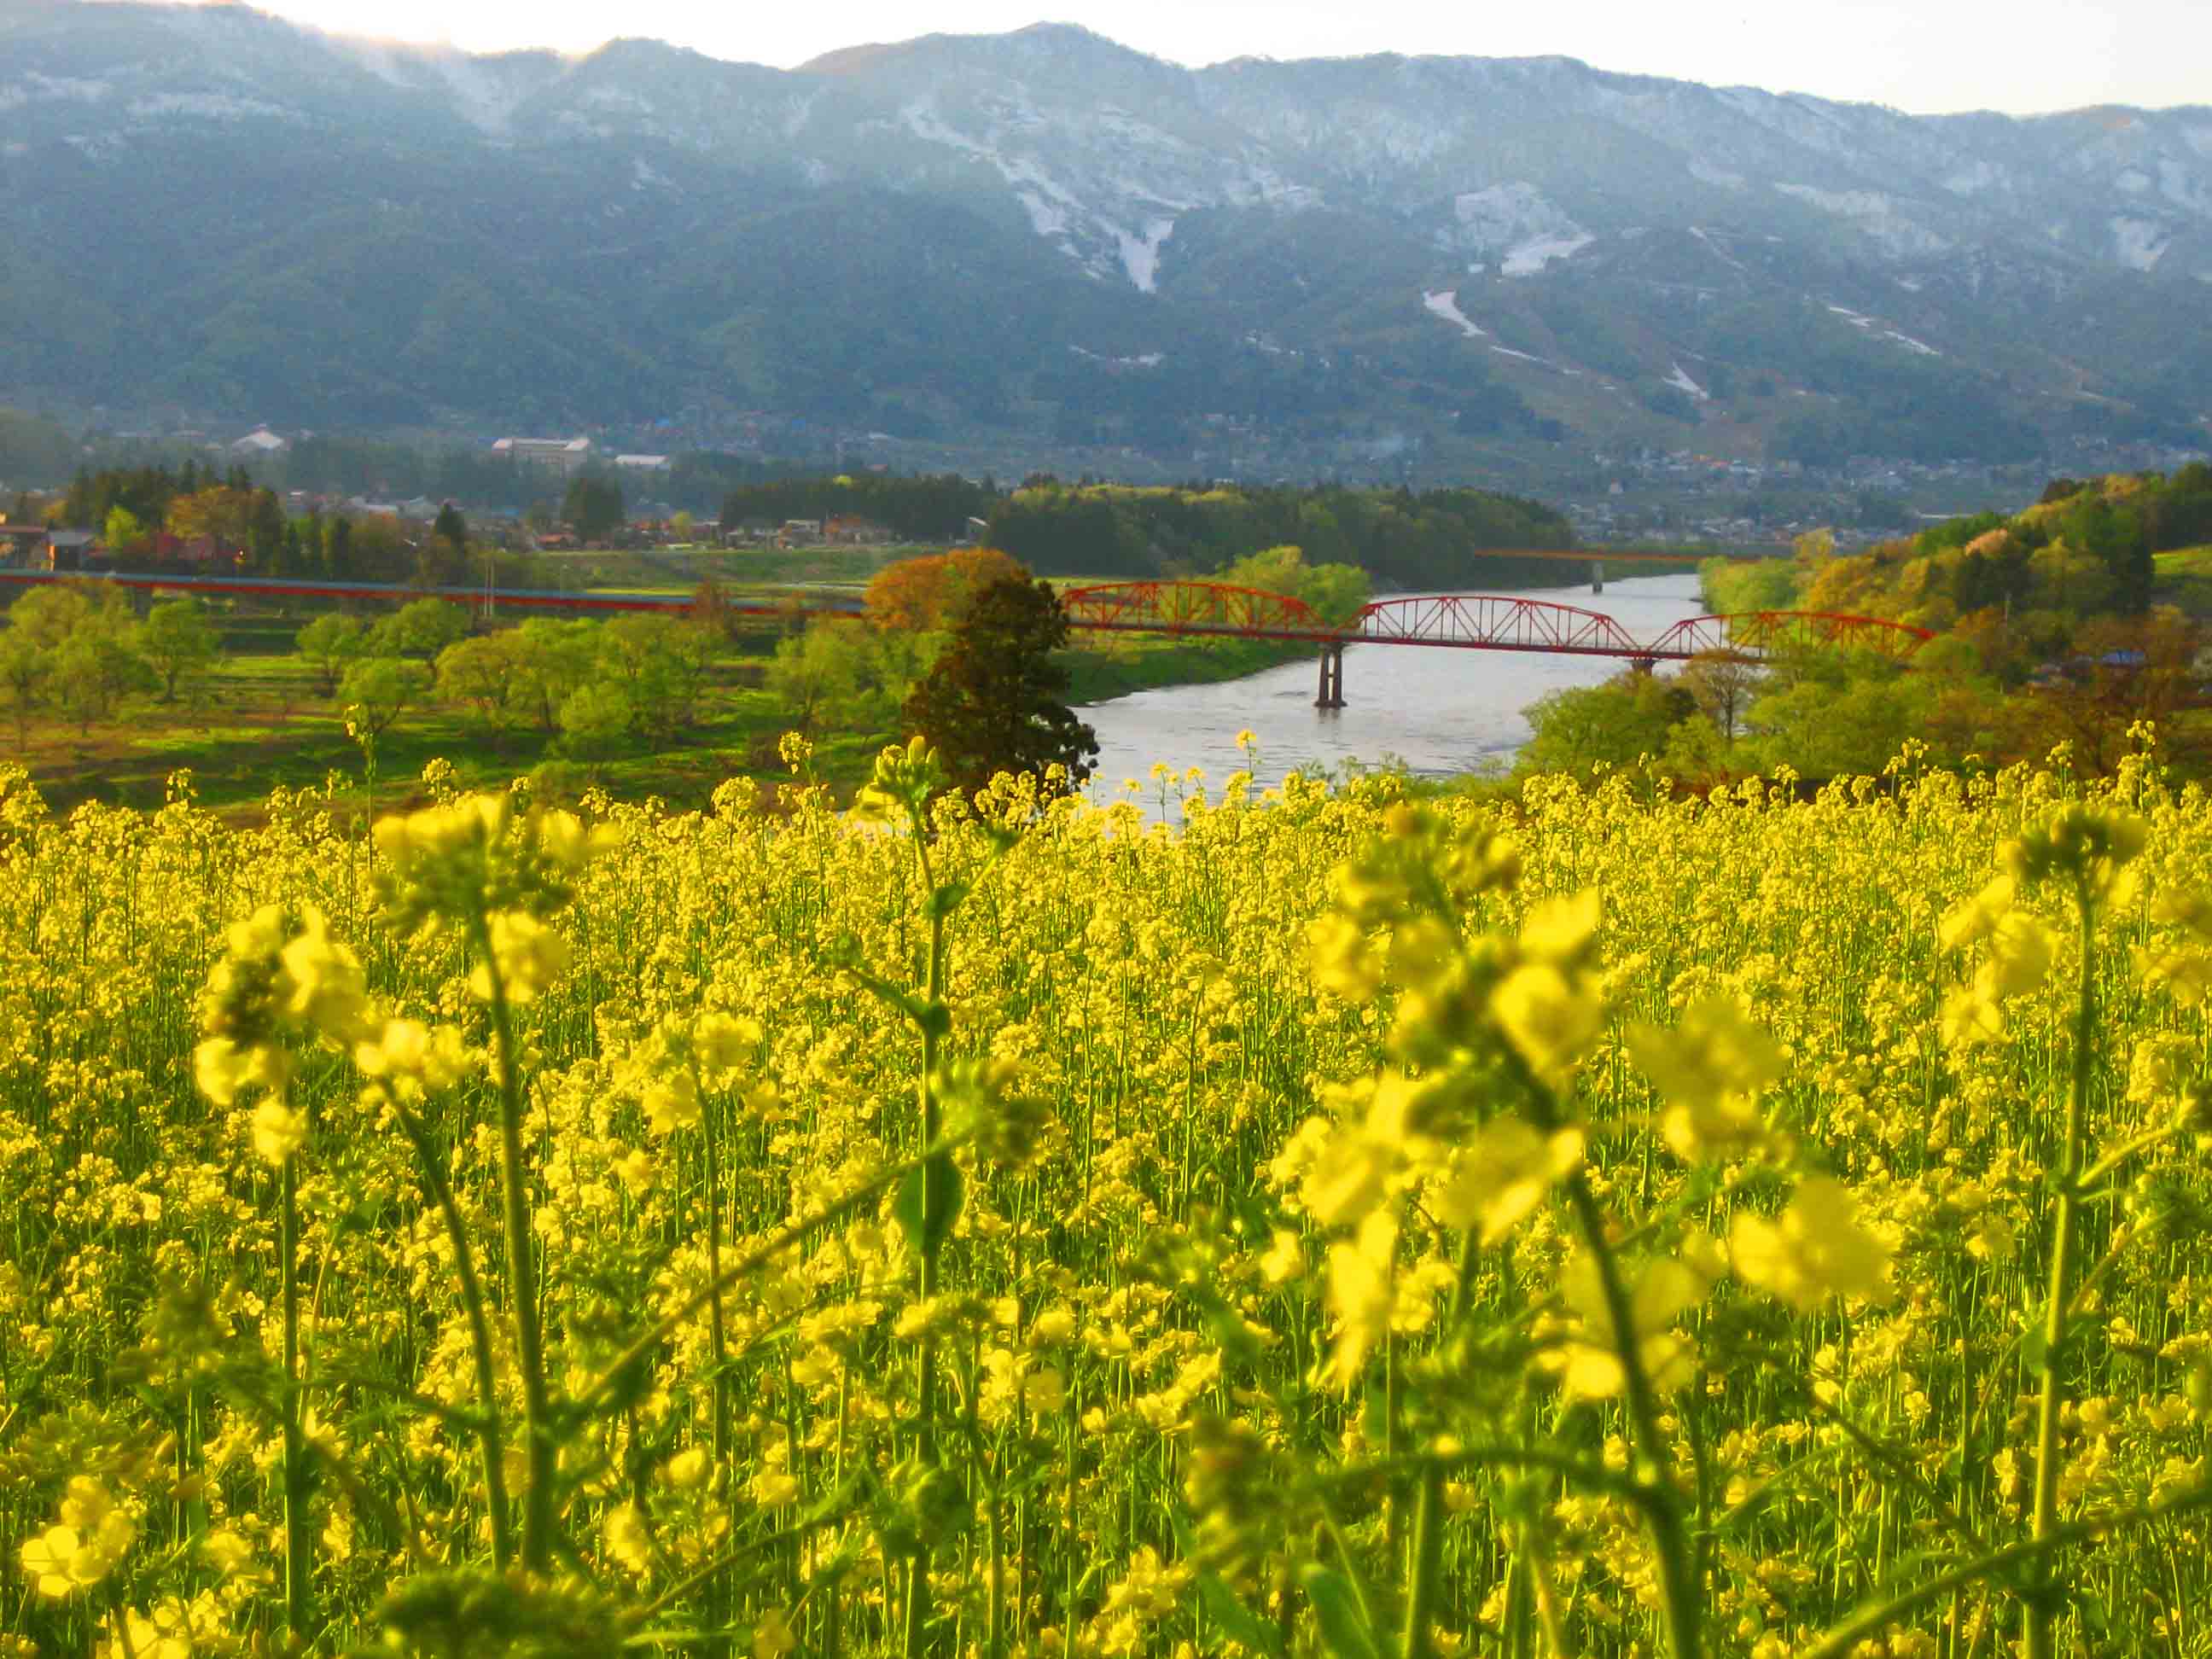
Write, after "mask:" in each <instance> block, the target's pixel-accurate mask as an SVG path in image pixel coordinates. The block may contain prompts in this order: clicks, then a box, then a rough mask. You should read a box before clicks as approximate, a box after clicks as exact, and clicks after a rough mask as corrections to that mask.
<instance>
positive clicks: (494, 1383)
mask: <svg viewBox="0 0 2212 1659" xmlns="http://www.w3.org/2000/svg"><path fill="white" fill-rule="evenodd" d="M385 1098H386V1099H387V1100H389V1101H390V1102H391V1103H392V1110H393V1112H394V1113H395V1114H397V1115H398V1119H399V1127H400V1128H401V1129H402V1130H403V1131H404V1133H405V1134H406V1136H407V1139H409V1140H410V1142H412V1143H413V1145H414V1147H415V1156H416V1159H417V1160H419V1161H420V1163H421V1164H422V1184H423V1185H424V1186H426V1187H428V1188H429V1189H430V1196H431V1197H432V1198H433V1199H435V1200H436V1201H437V1206H438V1212H439V1214H440V1215H441V1216H442V1217H443V1218H445V1223H446V1237H447V1241H448V1242H449V1243H451V1244H452V1245H453V1267H454V1270H455V1272H456V1273H459V1277H460V1281H461V1306H462V1307H463V1309H465V1310H466V1312H467V1314H468V1321H469V1346H470V1348H471V1351H472V1352H473V1353H474V1355H475V1358H476V1367H477V1407H478V1411H477V1425H476V1429H477V1445H478V1448H479V1449H480V1450H481V1453H482V1456H483V1477H484V1502H485V1503H486V1504H489V1506H490V1509H491V1557H492V1561H493V1563H494V1564H495V1565H496V1566H497V1567H498V1568H499V1570H500V1571H501V1572H504V1571H507V1565H508V1564H509V1563H510V1562H512V1561H513V1559H514V1518H513V1516H512V1515H510V1514H509V1513H508V1512H507V1440H506V1437H505V1435H504V1434H503V1433H502V1432H501V1428H500V1421H499V1394H498V1388H499V1371H498V1369H497V1367H496V1366H495V1364H494V1363H493V1360H492V1352H491V1321H490V1319H489V1316H487V1315H486V1313H485V1311H484V1294H483V1282H482V1281H481V1280H480V1279H477V1260H476V1252H475V1250H474V1249H471V1247H470V1244H469V1230H468V1225H467V1224H466V1223H465V1222H464V1221H463V1220H462V1219H461V1211H460V1206H459V1205H458V1204H456V1203H455V1202H454V1201H453V1184H452V1183H451V1182H448V1181H447V1179H446V1171H445V1167H444V1165H443V1164H441V1162H440V1161H439V1158H438V1156H437V1149H436V1148H435V1147H434V1146H432V1145H431V1144H430V1135H429V1131H428V1129H427V1128H426V1127H424V1126H423V1123H422V1119H421V1118H419V1117H417V1116H416V1115H415V1114H414V1113H412V1112H410V1111H409V1110H408V1109H407V1108H406V1106H405V1105H404V1103H402V1102H401V1101H400V1099H399V1097H398V1096H397V1095H395V1094H393V1093H392V1092H391V1091H390V1090H389V1089H387V1090H386V1091H385Z"/></svg>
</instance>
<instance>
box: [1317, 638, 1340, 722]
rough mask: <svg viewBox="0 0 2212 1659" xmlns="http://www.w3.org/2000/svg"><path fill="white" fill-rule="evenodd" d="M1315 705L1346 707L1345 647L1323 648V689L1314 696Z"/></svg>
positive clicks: (1330, 646) (1332, 646) (1318, 706)
mask: <svg viewBox="0 0 2212 1659" xmlns="http://www.w3.org/2000/svg"><path fill="white" fill-rule="evenodd" d="M1314 707H1315V708H1343V707H1344V647H1342V646H1340V645H1324V646H1323V647H1322V648H1321V690H1320V692H1319V694H1318V695H1317V696H1315V698H1314Z"/></svg>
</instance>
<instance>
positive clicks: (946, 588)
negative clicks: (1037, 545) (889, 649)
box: [865, 547, 1029, 633]
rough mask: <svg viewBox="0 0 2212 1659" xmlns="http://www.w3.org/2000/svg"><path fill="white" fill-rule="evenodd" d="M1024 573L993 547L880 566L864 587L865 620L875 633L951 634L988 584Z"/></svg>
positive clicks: (1013, 560) (1012, 559) (1009, 556)
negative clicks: (971, 601)
mask: <svg viewBox="0 0 2212 1659" xmlns="http://www.w3.org/2000/svg"><path fill="white" fill-rule="evenodd" d="M1028 574H1029V571H1028V569H1027V568H1025V567H1024V565H1023V564H1022V562H1020V561H1019V560H1018V559H1016V558H1015V557H1014V556H1012V554H1009V553H1001V552H1000V551H999V550H998V549H997V548H995V547H956V548H954V549H953V550H951V552H949V553H932V554H928V555H927V556H923V557H921V558H918V559H902V560H900V561H899V562H897V563H896V564H892V565H886V566H884V568H883V569H881V570H879V571H878V572H877V573H876V576H875V580H872V581H871V582H870V583H869V584H868V592H867V597H866V601H865V603H866V606H867V612H868V620H869V621H870V622H872V623H874V624H875V625H876V626H877V627H878V628H879V629H886V630H897V631H900V632H904V633H928V632H932V631H933V630H936V629H945V628H951V627H952V626H954V625H955V624H956V623H958V622H959V621H960V619H961V618H962V617H963V616H965V615H966V614H967V611H968V605H969V601H970V600H972V599H974V598H975V595H976V594H977V593H979V592H981V591H982V590H983V589H984V588H985V587H987V586H989V585H990V584H991V583H993V582H994V581H1004V580H1012V579H1019V578H1024V577H1026V576H1027V575H1028Z"/></svg>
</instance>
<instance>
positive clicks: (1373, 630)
mask: <svg viewBox="0 0 2212 1659" xmlns="http://www.w3.org/2000/svg"><path fill="white" fill-rule="evenodd" d="M1345 637H1346V641H1347V642H1350V641H1370V642H1372V643H1374V644H1377V645H1443V646H1457V647H1460V648H1462V649H1463V650H1468V651H1543V652H1551V653H1561V654H1565V655H1568V656H1583V657H1634V656H1638V655H1640V654H1642V653H1643V652H1644V647H1642V646H1641V645H1639V644H1638V642H1637V641H1636V640H1635V639H1634V638H1633V637H1632V635H1630V634H1629V632H1628V630H1627V629H1625V628H1623V627H1622V626H1621V625H1620V623H1617V622H1615V621H1614V620H1613V618H1612V617H1608V616H1607V615H1605V614H1604V613H1603V612H1602V611H1585V610H1583V609H1582V608H1581V607H1580V606H1579V605H1559V604H1555V603H1554V602H1553V601H1552V600H1549V599H1522V598H1517V597H1515V596H1513V595H1511V594H1492V593H1415V594H1408V595H1406V596H1404V597H1402V598H1399V599H1376V600H1374V601H1373V602H1371V603H1370V604H1369V605H1366V606H1365V607H1364V608H1363V609H1362V610H1361V611H1360V613H1359V616H1358V620H1357V621H1356V622H1354V623H1353V624H1352V627H1351V629H1348V630H1346V635H1345Z"/></svg>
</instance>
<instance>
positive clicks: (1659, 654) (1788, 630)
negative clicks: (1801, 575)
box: [1060, 581, 1932, 663]
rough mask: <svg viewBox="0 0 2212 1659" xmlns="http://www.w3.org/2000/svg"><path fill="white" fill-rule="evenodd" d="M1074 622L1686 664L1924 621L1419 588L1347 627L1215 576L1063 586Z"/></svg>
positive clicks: (1900, 637) (1911, 631)
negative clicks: (1686, 609)
mask: <svg viewBox="0 0 2212 1659" xmlns="http://www.w3.org/2000/svg"><path fill="white" fill-rule="evenodd" d="M1060 603H1061V605H1063V606H1064V607H1065V608H1066V611H1067V621H1068V625H1069V626H1070V627H1071V628H1082V629H1105V630H1109V631H1117V632H1121V633H1131V634H1201V635H1203V634H1226V635H1235V636H1237V637H1238V638H1242V639H1271V640H1308V641H1313V642H1314V643H1316V644H1320V645H1328V646H1331V647H1344V646H1346V645H1429V646H1446V647H1455V648H1457V649H1460V650H1462V651H1541V652H1546V653H1553V654H1556V655H1565V656H1577V657H1620V658H1626V659H1628V660H1630V661H1632V662H1647V663H1658V662H1683V661H1687V660H1688V659H1690V658H1692V657H1694V656H1697V655H1698V654H1699V653H1702V652H1709V651H1725V652H1728V653H1731V654H1733V655H1736V656H1742V657H1751V658H1765V657H1768V656H1771V655H1774V654H1776V653H1778V652H1782V651H1787V650H1790V649H1796V648H1802V647H1815V646H1826V647H1832V648H1835V649H1840V650H1856V651H1879V652H1881V653H1885V654H1887V655H1890V656H1895V657H1899V658H1902V657H1906V656H1910V655H1911V653H1913V652H1914V651H1916V650H1917V649H1918V648H1919V647H1920V646H1921V644H1922V643H1923V641H1926V640H1928V639H1929V638H1930V637H1932V636H1931V635H1929V631H1928V630H1927V629H1924V628H1914V627H1911V626H1910V625H1908V624H1906V623H1893V622H1885V621H1883V620H1881V618H1880V617H1847V616H1838V615H1834V614H1831V613H1829V612H1826V611H1747V612H1745V613H1743V614H1742V615H1740V616H1732V617H1691V618H1689V619H1688V620H1687V621H1685V622H1679V623H1675V624H1674V626H1673V627H1671V628H1669V629H1667V630H1666V631H1665V632H1664V633H1662V634H1659V635H1656V636H1654V637H1653V638H1651V639H1648V640H1640V639H1638V638H1637V637H1636V636H1635V635H1632V634H1631V633H1630V632H1629V631H1628V630H1627V629H1626V628H1624V627H1623V626H1622V625H1621V624H1620V623H1619V622H1618V621H1616V620H1615V619H1614V618H1613V617H1608V616H1607V615H1606V614H1605V613H1604V612H1603V611H1588V610H1584V609H1583V607H1582V606H1580V605H1560V604H1559V603H1557V602H1556V601H1554V600H1551V599H1524V598H1521V597H1518V596H1516V595H1514V594H1510V593H1502V594H1501V593H1416V594H1408V595H1406V596H1404V597H1401V598H1395V599H1376V600H1373V601H1372V602H1370V604H1368V605H1364V606H1362V607H1361V609H1360V611H1359V614H1358V616H1357V617H1354V618H1353V619H1352V621H1351V622H1350V623H1346V624H1341V625H1340V624H1336V623H1329V622H1327V621H1325V620H1323V618H1322V617H1321V616H1320V615H1319V614H1318V613H1316V611H1314V610H1313V609H1312V608H1311V607H1310V606H1309V605H1306V604H1305V602H1304V600H1301V599H1292V598H1290V597H1289V596H1288V595H1286V594H1282V593H1268V592H1261V590H1259V589H1256V588H1249V587H1229V586H1223V585H1221V584H1219V583H1217V582H1174V581H1142V582H1104V583H1101V584H1099V585H1097V586H1091V587H1072V588H1069V589H1067V590H1066V592H1063V593H1061V595H1060Z"/></svg>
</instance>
